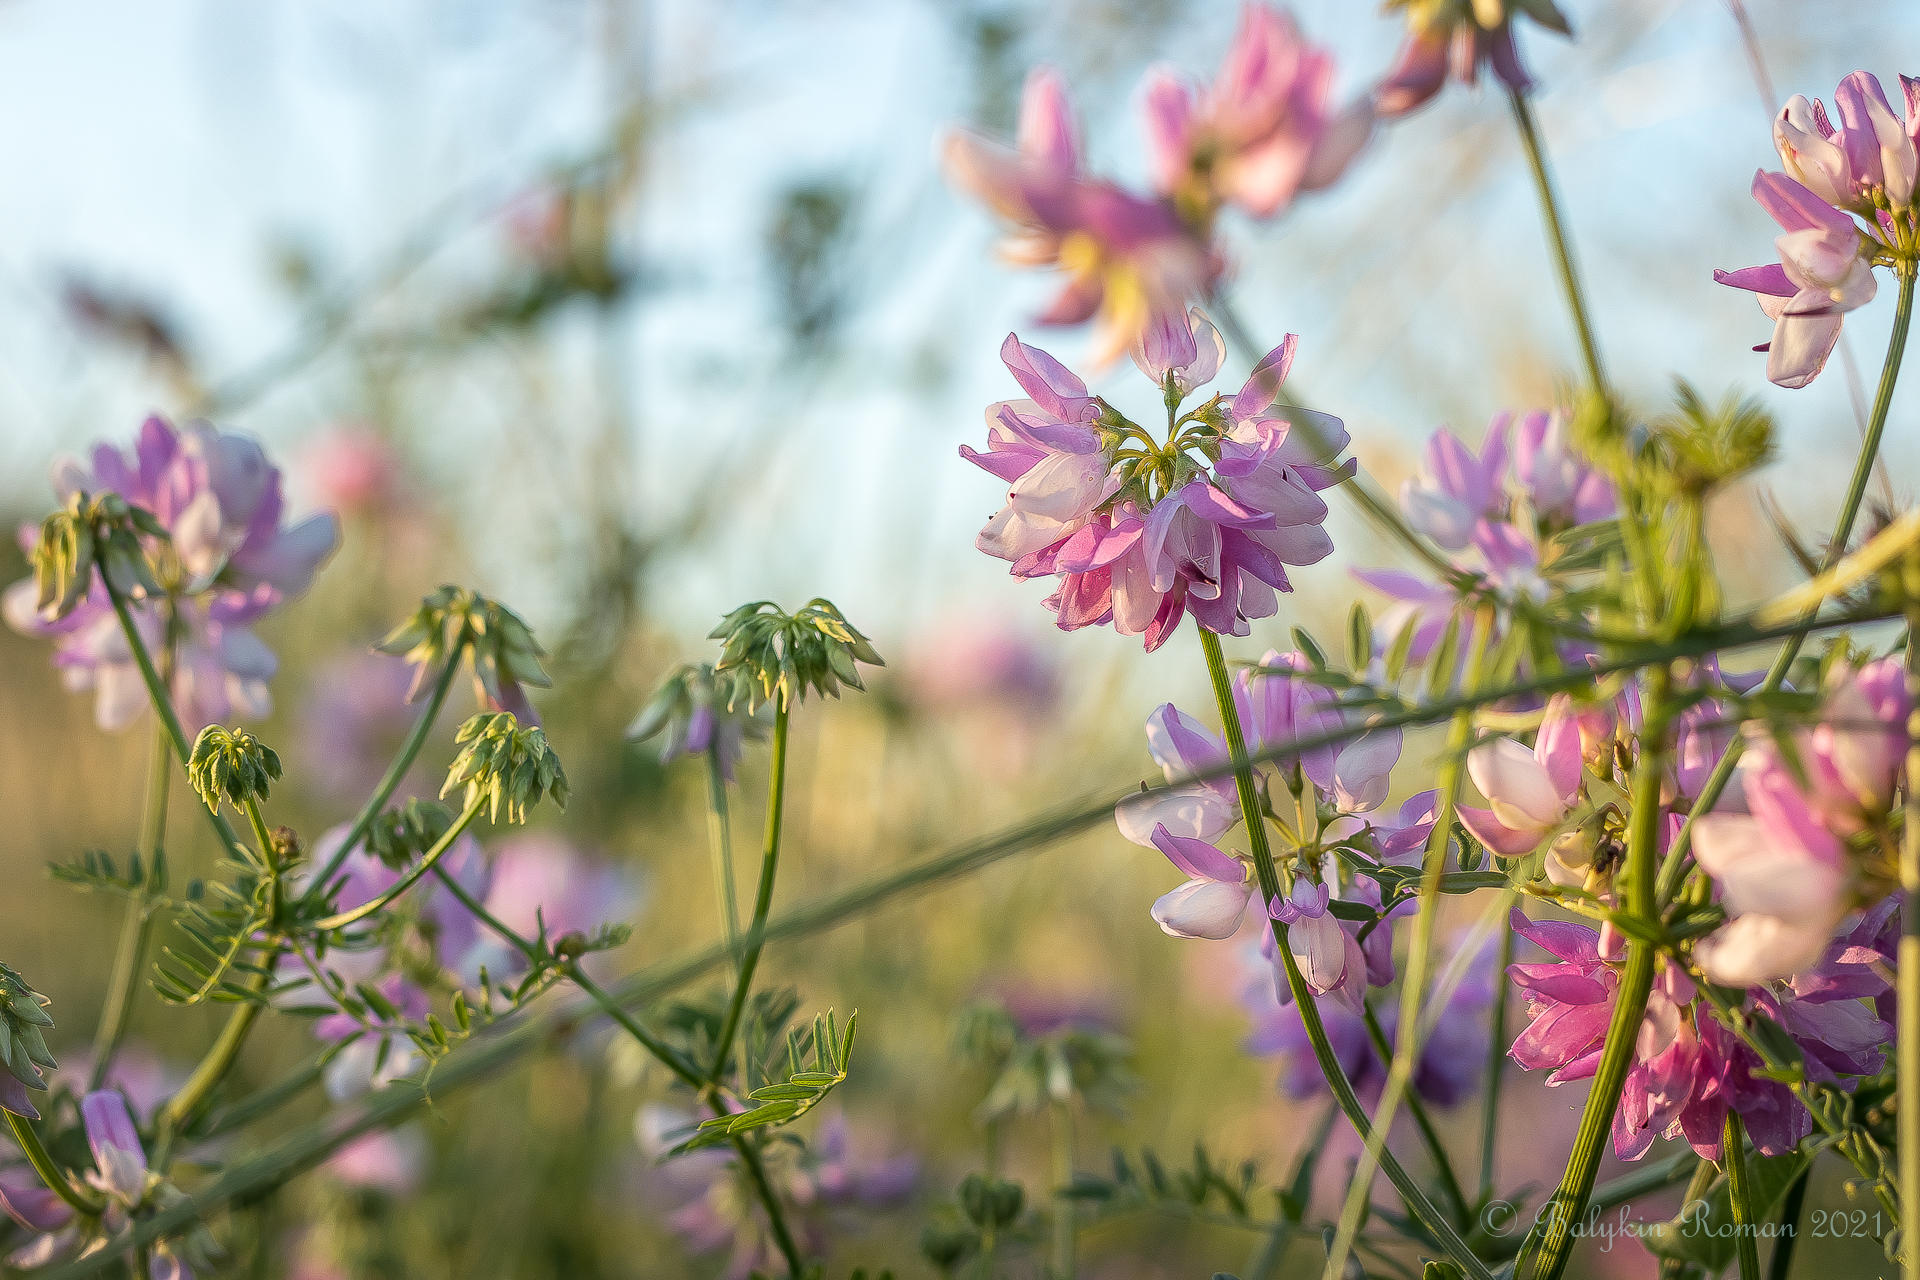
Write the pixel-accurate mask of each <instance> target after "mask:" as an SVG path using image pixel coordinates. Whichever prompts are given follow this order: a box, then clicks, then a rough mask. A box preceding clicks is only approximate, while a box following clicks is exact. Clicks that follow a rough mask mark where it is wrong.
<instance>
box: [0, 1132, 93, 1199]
mask: <svg viewBox="0 0 1920 1280" xmlns="http://www.w3.org/2000/svg"><path fill="white" fill-rule="evenodd" d="M6 1116H7V1124H8V1126H9V1127H10V1128H12V1130H13V1136H14V1139H15V1141H17V1142H19V1144H20V1150H21V1151H23V1152H25V1153H26V1157H27V1163H28V1164H30V1165H32V1166H33V1171H34V1172H35V1173H37V1174H39V1175H40V1181H42V1182H44V1183H46V1184H47V1189H48V1190H49V1191H51V1192H53V1193H54V1194H55V1195H57V1196H59V1197H60V1198H61V1199H62V1200H64V1201H66V1203H67V1207H68V1208H70V1209H72V1210H73V1211H74V1212H75V1213H81V1214H85V1215H86V1216H87V1217H90V1218H93V1217H98V1216H99V1215H100V1214H101V1213H103V1212H105V1210H106V1205H105V1204H103V1203H101V1202H100V1201H99V1200H97V1199H95V1198H93V1197H91V1196H89V1195H83V1194H82V1193H81V1192H80V1190H79V1189H78V1188H77V1187H75V1186H74V1185H73V1183H72V1182H71V1181H70V1180H69V1179H68V1178H67V1176H66V1175H65V1174H63V1173H61V1172H60V1166H58V1165H56V1164H55V1163H54V1162H53V1157H52V1156H51V1155H50V1154H48V1152H47V1148H46V1146H45V1144H43V1143H42V1142H41V1141H40V1135H39V1133H38V1132H37V1131H35V1129H34V1127H33V1121H31V1120H29V1119H27V1118H26V1117H25V1116H22V1115H15V1114H14V1113H13V1112H11V1111H9V1112H7V1113H6Z"/></svg>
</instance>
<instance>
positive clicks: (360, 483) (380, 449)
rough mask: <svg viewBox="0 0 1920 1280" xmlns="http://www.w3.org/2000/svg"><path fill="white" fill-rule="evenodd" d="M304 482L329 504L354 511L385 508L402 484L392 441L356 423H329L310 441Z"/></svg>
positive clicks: (304, 459) (302, 475) (302, 466)
mask: <svg viewBox="0 0 1920 1280" xmlns="http://www.w3.org/2000/svg"><path fill="white" fill-rule="evenodd" d="M300 482H301V485H302V487H303V488H304V490H305V491H306V492H309V493H311V494H313V495H314V496H316V497H318V498H319V499H320V501H321V502H322V503H323V504H325V505H326V506H327V507H329V508H331V509H332V510H335V511H342V512H346V513H348V514H353V515H358V514H363V513H368V512H377V511H381V510H384V509H385V508H386V507H388V506H389V505H390V504H391V503H392V502H393V501H394V500H395V499H396V498H398V497H399V496H400V494H401V490H402V488H403V486H402V483H401V478H400V460H399V458H398V457H397V456H395V453H394V449H393V446H392V445H391V444H389V443H387V441H386V440H384V439H382V438H381V437H380V435H379V434H378V433H376V432H375V431H374V430H373V429H372V428H370V427H367V426H362V425H359V424H355V423H347V424H342V425H338V426H333V427H329V428H328V429H326V430H325V431H323V432H321V433H320V435H319V436H317V437H316V438H315V439H313V440H312V441H310V442H309V443H308V444H307V446H306V448H305V449H304V450H303V451H302V452H301V455H300Z"/></svg>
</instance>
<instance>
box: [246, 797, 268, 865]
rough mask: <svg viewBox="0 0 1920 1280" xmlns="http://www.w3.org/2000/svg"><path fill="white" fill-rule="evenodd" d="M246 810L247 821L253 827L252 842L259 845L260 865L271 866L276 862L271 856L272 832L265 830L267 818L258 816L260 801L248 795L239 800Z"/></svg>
mask: <svg viewBox="0 0 1920 1280" xmlns="http://www.w3.org/2000/svg"><path fill="white" fill-rule="evenodd" d="M241 807H242V808H244V809H245V810H246V814H247V822H248V823H249V824H250V825H251V826H252V827H253V839H254V843H256V844H258V845H259V846H260V865H261V866H263V867H272V866H275V865H276V863H275V861H274V856H273V834H272V833H271V832H269V831H268V830H267V820H266V819H265V818H263V817H261V816H260V802H259V801H258V800H256V799H254V797H252V796H248V797H247V798H246V799H245V800H244V801H242V802H241Z"/></svg>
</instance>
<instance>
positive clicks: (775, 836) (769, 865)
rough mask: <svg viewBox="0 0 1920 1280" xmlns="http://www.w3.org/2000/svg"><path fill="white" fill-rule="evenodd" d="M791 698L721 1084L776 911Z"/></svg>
mask: <svg viewBox="0 0 1920 1280" xmlns="http://www.w3.org/2000/svg"><path fill="white" fill-rule="evenodd" d="M789 714H790V712H789V709H788V706H787V697H786V694H785V693H784V692H783V693H781V695H780V697H779V700H778V701H777V702H776V703H775V705H774V712H773V761H772V764H771V766H770V768H769V771H768V772H769V776H768V779H767V835H766V842H765V845H764V846H763V849H762V852H761V855H760V888H759V891H758V892H757V893H756V894H755V896H754V900H753V926H752V931H751V934H750V935H749V937H748V941H747V950H746V954H745V955H742V956H741V957H740V976H739V978H738V979H736V980H735V982H734V984H733V999H732V1000H731V1001H730V1002H729V1003H728V1005H727V1020H726V1021H725V1022H724V1023H722V1024H721V1026H720V1038H719V1040H717V1041H716V1042H715V1044H714V1049H713V1071H712V1073H711V1074H710V1076H709V1077H708V1078H709V1080H710V1081H712V1082H714V1083H718V1082H719V1080H720V1077H721V1076H722V1075H724V1074H725V1073H726V1069H727V1058H728V1056H729V1055H730V1054H731V1053H732V1052H733V1038H734V1036H735V1035H736V1034H738V1033H739V1030H740V1016H741V1014H742V1013H743V1012H744V1011H745V1010H746V1005H747V992H748V991H749V990H750V989H751V988H752V986H753V971H754V970H755V969H756V968H758V967H759V965H760V951H761V948H762V947H764V946H765V945H766V938H765V929H766V927H767V916H768V914H769V913H771V912H772V910H773V881H774V877H775V876H776V875H777V874H778V873H779V870H780V826H781V822H782V820H783V817H784V812H783V811H784V809H785V805H786V795H787V720H788V717H789Z"/></svg>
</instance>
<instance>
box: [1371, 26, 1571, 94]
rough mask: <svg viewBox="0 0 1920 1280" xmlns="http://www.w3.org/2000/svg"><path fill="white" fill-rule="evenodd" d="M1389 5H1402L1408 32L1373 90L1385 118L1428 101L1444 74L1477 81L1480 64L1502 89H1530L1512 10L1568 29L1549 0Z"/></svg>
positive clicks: (1442, 83)
mask: <svg viewBox="0 0 1920 1280" xmlns="http://www.w3.org/2000/svg"><path fill="white" fill-rule="evenodd" d="M1388 7H1389V8H1396V7H1400V8H1405V9H1406V10H1407V16H1408V27H1409V31H1408V34H1407V39H1406V42H1405V43H1404V44H1402V45H1401V46H1400V55H1399V57H1398V58H1397V59H1396V60H1395V62H1394V66H1393V70H1392V71H1391V72H1389V73H1388V75H1387V78H1386V80H1384V81H1383V82H1382V83H1381V85H1380V87H1379V88H1378V89H1377V90H1375V92H1374V105H1375V110H1376V111H1378V113H1379V115H1380V116H1381V118H1382V119H1387V120H1392V119H1397V118H1399V117H1400V116H1404V115H1406V114H1408V113H1409V112H1412V111H1417V110H1419V109H1420V108H1421V107H1423V106H1425V105H1426V104H1427V103H1428V102H1430V101H1432V100H1433V98H1434V97H1435V96H1436V95H1437V94H1438V93H1439V92H1440V90H1441V89H1442V88H1443V87H1445V85H1446V83H1447V77H1448V76H1449V75H1451V76H1452V77H1453V78H1454V79H1455V80H1457V81H1458V82H1459V83H1461V84H1464V85H1473V84H1475V83H1477V82H1478V81H1479V78H1480V68H1481V67H1483V66H1485V67H1489V68H1491V69H1492V71H1493V74H1494V78H1495V79H1497V80H1499V81H1500V83H1501V84H1503V85H1505V86H1506V87H1507V88H1509V89H1515V90H1518V91H1520V92H1521V93H1526V92H1528V91H1530V90H1531V89H1532V88H1533V80H1532V78H1531V77H1530V76H1528V75H1527V69H1526V68H1525V67H1524V66H1522V65H1521V64H1520V51H1519V49H1518V48H1517V47H1516V46H1515V44H1514V40H1513V19H1514V17H1515V16H1516V14H1517V13H1525V14H1526V15H1527V16H1528V17H1530V18H1532V19H1533V20H1534V21H1535V22H1538V23H1539V24H1540V25H1542V26H1544V27H1546V28H1547V29H1548V30H1550V31H1557V32H1559V33H1560V34H1561V35H1566V34H1567V33H1568V30H1569V28H1568V26H1567V20H1566V18H1565V17H1563V16H1562V15H1561V13H1560V11H1559V10H1558V9H1557V8H1555V7H1554V5H1553V2H1552V0H1476V2H1475V3H1474V4H1473V5H1472V6H1471V12H1469V7H1468V6H1467V5H1463V4H1455V5H1436V4H1429V3H1421V0H1388Z"/></svg>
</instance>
